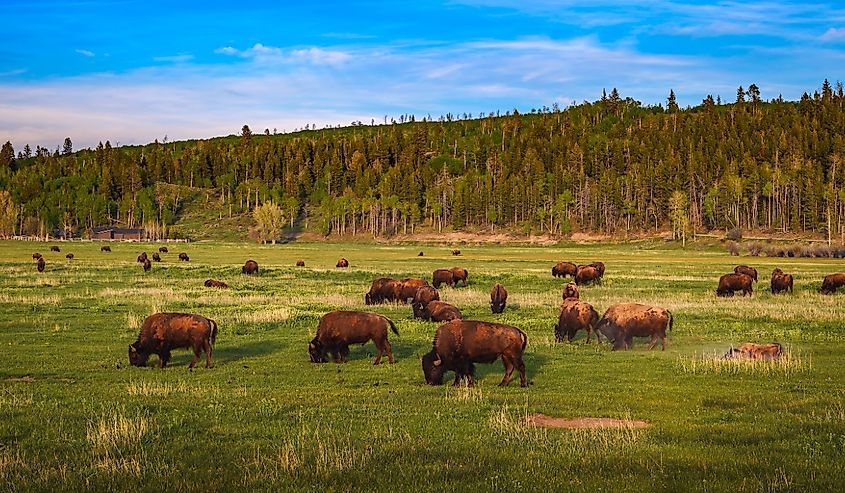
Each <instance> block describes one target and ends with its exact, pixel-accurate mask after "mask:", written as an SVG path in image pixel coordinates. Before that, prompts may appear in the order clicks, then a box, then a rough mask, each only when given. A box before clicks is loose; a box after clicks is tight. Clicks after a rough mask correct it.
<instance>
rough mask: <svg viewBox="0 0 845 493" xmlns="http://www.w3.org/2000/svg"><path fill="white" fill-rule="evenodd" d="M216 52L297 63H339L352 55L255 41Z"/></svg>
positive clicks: (270, 61) (262, 59)
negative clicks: (240, 47) (244, 45)
mask: <svg viewBox="0 0 845 493" xmlns="http://www.w3.org/2000/svg"><path fill="white" fill-rule="evenodd" d="M214 52H215V53H218V54H222V55H229V56H236V57H240V58H245V59H250V60H253V61H255V62H256V63H297V62H308V63H313V64H315V65H337V64H341V63H343V62H345V61H347V60H349V59H350V58H352V56H351V55H350V54H349V53H346V52H343V51H337V50H327V49H323V48H318V47H310V48H300V49H292V50H287V51H286V50H283V49H282V48H278V47H275V46H267V45H264V44H261V43H255V44H254V45H253V46H252V47H251V48H247V49H245V50H239V49H237V48H233V47H231V46H226V47H223V48H218V49H216V50H214Z"/></svg>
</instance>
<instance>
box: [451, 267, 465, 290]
mask: <svg viewBox="0 0 845 493" xmlns="http://www.w3.org/2000/svg"><path fill="white" fill-rule="evenodd" d="M449 271H450V272H451V273H452V282H454V283H455V286H457V285H458V282H459V281H462V282H463V283H464V287H466V285H467V278H468V277H469V272H467V270H466V269H464V268H463V267H452V268H451V269H449Z"/></svg>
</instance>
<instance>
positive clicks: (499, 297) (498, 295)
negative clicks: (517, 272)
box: [490, 283, 508, 313]
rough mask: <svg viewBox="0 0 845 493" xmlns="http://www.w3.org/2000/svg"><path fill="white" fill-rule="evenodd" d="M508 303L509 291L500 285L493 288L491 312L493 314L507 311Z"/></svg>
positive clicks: (491, 292) (497, 284)
mask: <svg viewBox="0 0 845 493" xmlns="http://www.w3.org/2000/svg"><path fill="white" fill-rule="evenodd" d="M507 302H508V290H507V289H505V287H504V286H502V285H501V284H499V283H496V285H495V286H493V290H492V291H490V310H492V311H493V313H502V312H503V311H505V304H507Z"/></svg>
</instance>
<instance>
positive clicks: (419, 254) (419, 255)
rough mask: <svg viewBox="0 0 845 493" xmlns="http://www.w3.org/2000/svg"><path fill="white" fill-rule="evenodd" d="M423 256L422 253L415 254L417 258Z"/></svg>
mask: <svg viewBox="0 0 845 493" xmlns="http://www.w3.org/2000/svg"><path fill="white" fill-rule="evenodd" d="M423 255H425V254H424V253H423V252H420V253H418V254H417V257H422V256H423Z"/></svg>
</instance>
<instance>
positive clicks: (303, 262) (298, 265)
mask: <svg viewBox="0 0 845 493" xmlns="http://www.w3.org/2000/svg"><path fill="white" fill-rule="evenodd" d="M296 266H297V267H305V261H304V260H297V261H296Z"/></svg>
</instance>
